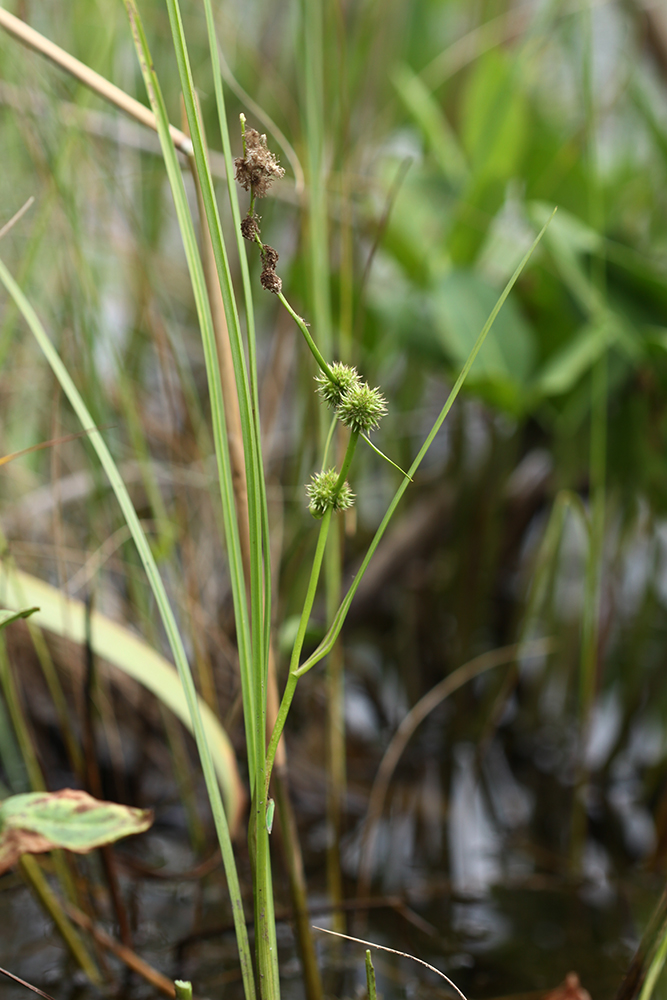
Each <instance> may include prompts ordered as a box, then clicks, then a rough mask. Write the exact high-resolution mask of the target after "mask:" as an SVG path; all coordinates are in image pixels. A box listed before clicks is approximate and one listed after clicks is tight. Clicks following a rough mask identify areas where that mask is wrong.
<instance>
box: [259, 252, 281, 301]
mask: <svg viewBox="0 0 667 1000" xmlns="http://www.w3.org/2000/svg"><path fill="white" fill-rule="evenodd" d="M260 255H261V258H262V273H261V274H260V276H259V280H260V281H261V283H262V288H266V290H267V292H273V293H274V295H277V294H278V292H280V291H281V290H282V287H283V283H282V281H281V280H280V278H279V277H278V275H277V274H276V264H277V263H278V251H277V250H274V248H273V247H271V246H269V244H268V243H264V244H262V249H261V250H260Z"/></svg>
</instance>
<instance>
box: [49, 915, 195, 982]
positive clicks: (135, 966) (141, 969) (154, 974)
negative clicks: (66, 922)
mask: <svg viewBox="0 0 667 1000" xmlns="http://www.w3.org/2000/svg"><path fill="white" fill-rule="evenodd" d="M66 910H67V915H68V916H69V918H70V920H72V921H73V922H74V923H75V924H78V925H79V927H81V928H82V929H83V930H85V931H87V932H88V933H89V934H90V936H91V937H92V938H93V939H94V940H95V941H96V942H97V943H98V944H100V945H102V947H103V948H106V950H107V951H110V952H111V953H112V954H113V955H115V956H116V958H119V959H120V960H121V962H123V963H124V964H125V965H126V966H127V967H128V969H132V971H133V972H136V973H137V975H139V976H141V977H142V979H145V980H146V982H147V983H150V984H151V986H153V987H154V988H155V989H156V990H159V991H160V993H163V994H164V995H165V996H167V997H175V996H176V990H175V989H174V984H173V982H172V981H171V979H168V978H167V977H166V976H163V975H162V973H161V972H158V970H157V969H154V968H153V966H152V965H150V964H149V963H148V962H146V961H145V960H144V959H143V958H140V957H139V955H137V953H136V952H134V951H132V949H131V948H127V947H125V945H122V944H120V943H119V942H118V941H115V940H114V939H113V938H112V937H111V936H110V935H109V934H107V932H106V931H104V930H102V928H101V927H98V926H97V925H96V924H94V923H93V921H92V920H91V919H90V917H88V916H86V914H85V913H82V912H81V910H77V909H76V907H74V906H67V907H66Z"/></svg>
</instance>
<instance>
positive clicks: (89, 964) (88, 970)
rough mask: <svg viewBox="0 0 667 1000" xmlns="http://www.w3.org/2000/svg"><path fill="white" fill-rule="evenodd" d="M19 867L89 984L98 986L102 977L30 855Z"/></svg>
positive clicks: (26, 856) (27, 855) (24, 858)
mask: <svg viewBox="0 0 667 1000" xmlns="http://www.w3.org/2000/svg"><path fill="white" fill-rule="evenodd" d="M20 866H21V872H22V873H23V876H24V877H25V879H26V881H28V882H29V883H30V885H31V886H32V888H33V890H34V892H35V895H36V896H37V898H38V899H39V901H40V903H41V904H42V906H43V907H44V909H45V910H46V912H47V913H48V915H49V916H50V917H51V919H52V920H53V922H54V924H55V925H56V927H57V928H58V931H59V932H60V935H61V937H62V939H63V941H64V942H65V944H66V945H67V947H68V948H69V950H70V952H71V954H72V957H73V958H74V959H75V961H76V962H77V963H78V964H79V966H80V967H81V968H82V969H83V971H84V972H85V974H86V975H87V976H88V978H89V979H90V981H91V983H95V984H96V985H100V984H101V982H102V977H101V976H100V973H99V971H98V969H97V966H96V965H95V962H94V961H93V959H92V957H91V956H90V954H89V953H88V950H87V949H86V947H85V945H84V943H83V941H82V940H81V938H80V937H79V935H78V933H77V931H76V930H75V929H74V927H73V926H72V924H71V922H70V920H69V919H68V917H67V916H66V914H65V911H64V910H63V908H62V906H61V905H60V902H59V900H58V897H57V896H56V895H55V893H54V892H53V890H52V889H51V886H50V885H49V883H48V882H47V880H46V878H45V877H44V874H43V872H42V869H41V868H40V867H39V865H38V864H37V862H36V861H35V859H34V858H33V856H32V855H31V854H24V855H23V856H22V857H21V862H20Z"/></svg>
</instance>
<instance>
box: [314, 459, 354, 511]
mask: <svg viewBox="0 0 667 1000" xmlns="http://www.w3.org/2000/svg"><path fill="white" fill-rule="evenodd" d="M337 483H338V473H337V472H336V470H335V469H327V471H326V472H316V473H315V475H314V476H313V478H312V479H311V481H310V483H309V484H308V485H307V486H306V493H307V494H308V509H309V511H310V513H311V514H312V515H313V517H317V518H322V517H324V515H325V514H326V512H327V511H328V510H329V509H331V510H332V511H333V513H334V514H335V513H336V511H339V510H347V509H348V508H349V507H351V506H352V504H353V503H354V493H353V492H352V490H351V489H350V485H349V483H347V482H345V483H343V485H342V486H341V487H340V489H338V490H337V489H336V485H337Z"/></svg>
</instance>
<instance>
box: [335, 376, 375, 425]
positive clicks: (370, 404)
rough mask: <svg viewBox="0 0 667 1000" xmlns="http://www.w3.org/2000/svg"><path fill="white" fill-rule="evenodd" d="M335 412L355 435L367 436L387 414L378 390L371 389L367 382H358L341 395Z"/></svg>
mask: <svg viewBox="0 0 667 1000" xmlns="http://www.w3.org/2000/svg"><path fill="white" fill-rule="evenodd" d="M336 412H337V413H338V418H339V419H340V421H341V422H342V423H344V424H345V426H346V427H349V428H350V430H351V431H353V432H354V433H355V434H368V433H369V431H372V430H375V428H376V427H377V426H378V424H379V423H380V420H381V419H382V417H383V416H384V415H385V413H386V412H387V404H386V402H385V398H384V396H383V395H382V393H381V392H380V390H379V389H371V387H370V386H369V384H368V382H361V381H359V382H358V383H357V384H355V385H351V386H350V387H349V388H348V389H346V390H345V392H344V393H343V394H342V396H341V400H340V403H339V404H338V408H337V411H336Z"/></svg>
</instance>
